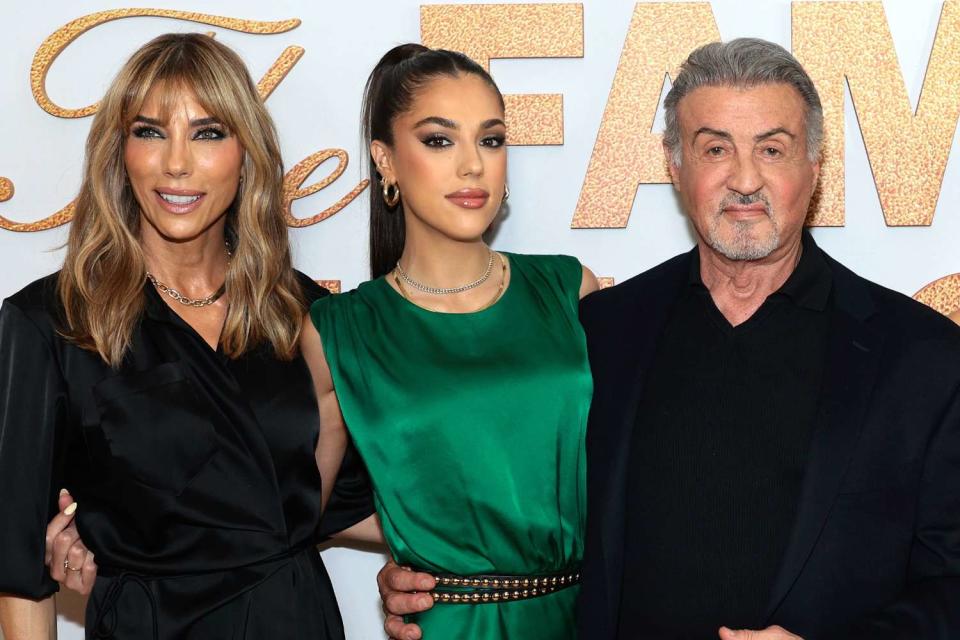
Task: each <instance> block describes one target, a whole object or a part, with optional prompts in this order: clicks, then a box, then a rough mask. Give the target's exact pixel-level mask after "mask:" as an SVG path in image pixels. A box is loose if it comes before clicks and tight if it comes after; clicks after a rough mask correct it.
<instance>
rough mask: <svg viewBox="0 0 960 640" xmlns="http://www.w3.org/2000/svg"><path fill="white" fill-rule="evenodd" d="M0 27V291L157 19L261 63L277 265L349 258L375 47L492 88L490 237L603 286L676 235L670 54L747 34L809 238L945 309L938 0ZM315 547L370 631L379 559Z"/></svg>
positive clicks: (158, 8)
mask: <svg viewBox="0 0 960 640" xmlns="http://www.w3.org/2000/svg"><path fill="white" fill-rule="evenodd" d="M0 31H2V37H3V55H2V56H0V105H2V110H0V142H2V143H0V176H2V177H0V297H5V296H7V295H10V294H12V293H13V292H15V291H17V290H18V289H19V288H20V287H22V286H23V285H25V284H27V283H28V282H30V281H31V280H34V279H35V278H37V277H39V276H41V275H44V274H47V273H50V272H52V271H54V270H55V269H57V268H58V266H59V264H60V262H61V260H62V256H63V253H62V249H61V245H62V243H63V241H64V239H65V238H66V230H67V228H68V225H69V224H70V218H71V212H72V204H71V203H72V201H73V199H74V197H75V196H76V192H77V188H78V185H79V180H80V175H81V163H82V160H83V143H84V138H85V136H86V134H87V130H88V128H89V125H90V116H91V115H92V114H93V113H95V111H96V109H97V100H98V99H99V97H100V96H101V94H102V93H103V91H104V89H105V88H106V86H107V84H108V83H109V81H110V79H111V78H112V76H113V74H114V73H115V72H116V71H117V69H118V68H119V67H120V65H121V64H122V62H123V61H124V60H125V59H126V57H127V56H128V55H129V54H130V53H132V52H133V51H134V50H135V49H136V48H137V47H138V46H139V45H141V44H143V43H144V42H146V41H147V40H149V39H150V38H152V37H154V36H156V35H158V34H160V33H164V32H168V31H198V32H205V33H209V34H210V35H211V36H213V37H216V38H217V39H219V40H221V41H222V42H224V43H226V44H228V45H230V46H231V47H233V48H234V49H236V50H237V51H238V52H239V53H240V55H241V56H242V57H243V58H244V60H245V61H246V62H247V64H248V66H249V68H250V70H251V72H252V74H253V76H254V78H255V79H260V78H262V80H261V81H260V89H261V92H262V94H263V95H264V96H266V97H267V105H268V106H269V108H270V111H271V113H272V114H273V117H274V118H275V120H276V123H277V126H278V129H279V131H280V136H281V142H282V144H283V155H284V160H285V164H286V167H287V174H286V179H285V181H286V184H285V187H286V207H287V209H286V215H287V220H288V223H289V226H290V237H291V239H292V242H293V246H294V251H295V261H296V265H297V267H299V268H300V269H302V270H303V271H305V272H306V273H308V274H310V275H312V276H313V277H315V278H317V279H320V280H326V281H329V285H330V286H332V287H342V288H343V289H344V290H346V289H349V288H352V287H354V286H356V285H357V284H358V283H359V282H361V281H363V280H364V279H365V278H366V276H367V272H366V258H367V255H366V234H367V221H366V202H367V201H366V199H367V197H368V195H369V189H368V182H367V178H368V176H365V175H363V172H362V170H361V168H362V166H363V160H364V158H365V153H366V152H365V150H363V149H362V148H361V144H360V139H359V138H360V135H359V128H360V124H359V111H360V99H361V93H362V90H363V84H364V81H365V80H366V77H367V74H368V73H369V71H370V69H371V68H372V67H373V65H374V64H375V63H376V61H377V60H378V59H379V57H380V56H381V55H382V54H383V53H384V52H385V51H386V50H387V49H389V48H390V47H392V46H393V45H395V44H398V43H401V42H409V41H419V42H423V43H424V44H426V45H429V46H431V47H444V48H448V49H457V50H461V51H464V52H466V53H468V54H469V55H470V56H472V57H473V58H474V59H476V60H477V61H478V62H480V63H482V64H484V65H488V68H489V69H490V70H491V71H492V73H493V76H494V77H495V78H496V80H497V82H498V83H499V85H500V87H501V89H502V90H503V92H504V94H506V98H507V107H508V108H507V121H508V127H509V139H510V143H511V145H512V147H511V149H510V151H509V158H510V159H509V163H510V167H509V183H510V191H511V196H510V202H509V207H507V208H506V211H505V213H504V216H503V219H502V220H501V221H500V222H499V224H498V225H497V228H496V230H495V232H494V233H493V234H492V235H493V244H494V246H495V247H497V248H499V249H504V250H510V251H520V252H529V253H569V254H573V255H576V256H578V257H579V258H580V259H581V260H582V261H583V262H584V263H585V264H587V265H589V266H590V267H591V268H593V270H594V271H595V272H596V273H597V274H598V275H600V276H602V277H603V278H606V282H605V284H611V283H613V282H616V281H621V280H623V279H626V278H628V277H629V276H631V275H633V274H635V273H637V272H639V271H642V270H644V269H647V268H648V267H651V266H653V265H655V264H657V263H659V262H661V261H662V260H664V259H666V258H668V257H670V256H672V255H674V254H676V253H679V252H681V251H685V250H686V249H688V248H689V247H690V246H691V244H692V242H693V239H692V234H691V231H690V227H689V225H688V224H687V222H686V220H685V219H684V217H683V215H682V213H681V212H680V210H679V207H678V204H677V200H676V197H675V196H674V193H673V190H672V188H671V187H670V186H669V184H667V182H668V177H667V173H666V167H665V165H664V161H663V156H662V154H661V151H660V132H661V130H662V126H663V124H662V123H663V115H662V107H661V101H662V98H663V96H664V95H665V93H666V91H667V90H668V89H669V86H670V85H669V83H670V76H671V74H673V73H674V72H675V70H676V68H677V67H678V65H679V63H680V62H681V61H682V60H683V58H684V57H685V56H686V54H687V53H688V52H689V51H690V50H691V49H693V48H694V47H696V46H698V45H700V44H702V43H705V42H709V41H713V40H717V39H721V38H722V39H730V38H735V37H740V36H759V37H762V38H766V39H768V40H773V41H775V42H778V43H780V44H782V45H784V46H785V47H787V48H788V49H790V50H792V51H793V52H794V54H795V55H797V57H798V58H799V59H800V60H801V62H802V63H803V64H804V65H806V67H807V69H808V70H809V72H810V73H811V75H812V76H813V78H814V80H815V81H816V83H817V85H818V87H819V90H820V93H821V97H822V99H823V102H824V109H825V114H826V146H825V157H824V160H823V171H822V174H821V176H822V185H821V191H820V195H819V198H818V201H817V202H816V204H815V206H814V208H813V209H812V210H811V212H810V220H809V221H810V224H811V226H813V227H814V232H813V233H814V235H815V237H816V238H817V241H818V242H819V243H820V244H821V246H823V247H824V248H825V249H826V250H827V251H828V252H830V253H831V254H833V255H834V256H835V257H836V258H838V259H840V260H841V261H843V262H845V263H846V264H847V265H849V266H850V267H852V268H853V269H854V270H856V271H858V272H859V273H861V274H862V275H864V276H866V277H868V278H871V279H873V280H876V281H877V282H880V283H882V284H884V285H886V286H889V287H891V288H893V289H897V290H899V291H901V292H903V293H905V294H908V295H916V296H917V297H918V298H920V299H922V300H923V301H924V302H926V303H928V304H930V305H932V306H934V307H935V308H937V309H938V310H940V311H942V312H945V313H949V312H951V311H953V310H955V309H957V308H958V307H960V275H954V274H955V273H956V272H960V251H958V250H957V248H956V246H957V243H958V239H960V215H958V212H957V206H958V195H960V154H958V153H957V152H956V145H955V143H954V131H955V129H956V125H957V119H958V114H960V0H948V1H946V2H943V1H941V0H888V1H886V2H877V1H846V2H816V1H804V2H799V1H797V2H790V1H788V0H715V1H714V2H639V3H636V4H634V3H633V2H628V1H626V0H618V1H612V0H587V1H585V2H580V3H552V4H542V3H507V4H467V3H462V2H437V3H435V4H420V3H418V2H415V1H414V0H389V1H387V0H350V1H344V2H339V1H336V0H329V1H324V2H309V1H307V0H276V1H274V2H270V3H267V2H262V1H256V0H180V1H179V2H169V1H166V0H163V1H161V0H152V2H145V3H141V4H140V6H139V7H136V8H134V7H131V6H128V5H127V4H123V3H120V2H106V1H94V0H80V1H76V0H75V1H73V2H23V1H21V0H3V2H2V3H0ZM81 508H82V507H81ZM7 526H9V525H7ZM8 551H9V550H6V551H0V552H8ZM323 555H324V559H325V560H326V562H327V564H328V566H329V568H330V572H331V574H332V576H333V580H334V583H335V586H336V589H337V593H338V596H339V599H340V603H341V608H342V610H343V614H344V618H345V623H346V626H347V634H348V637H349V638H356V639H359V638H363V639H368V638H370V639H376V638H382V632H381V630H380V626H381V614H380V610H379V602H378V600H377V595H376V586H375V574H376V570H377V569H378V568H379V566H380V565H381V564H382V562H383V557H382V556H381V555H379V554H376V553H370V552H363V551H358V550H351V549H340V548H331V549H328V550H325V551H324V552H323ZM59 605H60V631H61V637H63V638H68V639H77V638H81V637H82V617H83V613H82V612H83V602H82V600H81V599H79V598H76V597H72V596H59Z"/></svg>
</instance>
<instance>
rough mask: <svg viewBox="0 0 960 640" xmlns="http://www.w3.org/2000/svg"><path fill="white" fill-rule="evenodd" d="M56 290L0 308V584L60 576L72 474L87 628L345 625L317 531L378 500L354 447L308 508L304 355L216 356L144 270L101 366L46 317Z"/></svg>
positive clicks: (19, 590) (320, 629)
mask: <svg viewBox="0 0 960 640" xmlns="http://www.w3.org/2000/svg"><path fill="white" fill-rule="evenodd" d="M301 280H302V283H303V286H304V289H305V291H306V293H307V298H308V301H312V300H314V299H316V298H318V297H320V296H322V295H325V294H326V291H325V290H323V289H321V288H319V287H318V286H317V285H315V284H314V283H313V282H312V281H310V280H309V279H308V278H307V277H306V276H302V274H301ZM55 288H56V274H54V275H52V276H48V277H47V278H44V279H41V280H38V281H36V282H34V283H33V284H31V285H29V286H27V287H26V288H25V289H23V290H22V291H20V292H19V293H17V294H15V295H14V296H12V297H10V298H9V299H7V300H6V301H5V302H4V303H3V306H2V308H0V593H11V594H15V595H20V596H26V597H31V598H42V597H45V596H48V595H50V594H51V593H53V592H54V591H56V589H57V585H56V583H55V582H53V581H52V580H51V579H50V578H49V576H48V571H47V568H46V567H45V566H44V563H43V556H44V532H45V528H46V525H47V522H48V521H49V520H50V518H51V517H52V516H53V515H54V514H55V513H56V512H57V505H56V502H57V495H58V491H59V489H60V487H67V488H68V489H69V490H70V491H71V492H72V493H73V495H74V497H75V498H76V500H77V502H78V503H79V505H80V506H79V509H78V512H77V520H76V521H77V527H78V529H79V532H80V535H81V537H82V538H83V540H84V542H85V543H86V544H87V546H88V547H89V548H90V549H91V550H92V551H93V552H94V554H95V555H96V561H97V564H98V566H99V575H98V578H97V581H96V584H95V585H94V589H93V593H92V594H91V597H90V599H89V603H88V605H87V614H86V615H87V618H86V625H87V637H88V638H105V637H114V638H137V639H150V638H205V639H206V638H271V640H279V639H281V638H319V639H340V638H343V625H342V622H341V619H340V614H339V611H338V609H337V604H336V600H335V599H334V595H333V590H332V587H331V585H330V581H329V578H328V576H327V574H326V571H325V570H324V568H323V564H322V562H321V560H320V557H319V554H318V553H317V551H316V549H315V546H314V545H315V543H316V541H317V540H318V539H319V538H321V537H323V536H324V535H326V534H328V533H330V532H334V531H337V530H340V529H343V528H346V527H348V526H350V525H351V524H354V523H356V522H358V521H359V520H362V519H363V518H364V517H366V516H367V515H369V514H370V513H372V512H373V505H372V500H371V495H370V489H369V484H368V480H367V476H366V471H365V470H364V468H363V466H362V464H361V463H360V462H359V460H358V459H357V457H356V456H355V454H354V453H353V451H352V449H351V450H350V451H348V455H347V459H346V460H345V461H344V466H343V468H342V469H341V472H340V476H339V478H338V480H337V483H336V485H335V487H334V490H333V495H332V497H331V500H330V503H329V505H328V509H327V512H326V514H325V515H324V517H323V521H322V522H321V519H320V476H319V473H318V471H317V467H316V461H315V451H314V449H315V445H316V442H317V437H318V426H319V417H318V412H317V404H316V397H315V393H314V390H313V385H312V382H311V379H310V375H309V371H308V370H307V366H306V363H305V362H304V361H303V359H302V358H300V357H298V358H296V359H294V360H293V361H289V362H284V361H281V360H278V359H277V358H275V357H274V356H273V354H272V351H271V350H270V348H269V347H262V348H258V349H255V350H253V351H251V352H249V353H248V354H246V355H245V356H243V357H241V358H238V359H229V358H227V357H226V356H225V355H224V354H223V353H222V352H220V351H214V350H213V349H211V348H210V347H209V345H208V344H207V343H206V342H204V340H203V339H202V338H201V337H200V336H199V334H197V333H196V332H195V331H194V330H193V329H192V328H191V327H190V326H189V325H188V324H187V323H185V322H184V321H183V320H182V319H181V318H180V317H179V316H177V315H176V314H175V313H174V312H173V311H172V310H171V309H170V308H169V307H168V306H167V305H166V303H165V302H164V301H163V300H161V299H160V297H159V294H158V293H157V292H156V291H155V290H154V289H153V287H152V286H149V285H145V286H144V295H145V296H146V306H145V312H144V315H143V318H142V320H141V321H140V323H139V325H138V327H137V328H136V330H135V332H134V335H133V342H132V346H131V348H130V350H129V353H128V356H127V358H126V359H125V361H124V363H123V365H122V366H121V367H120V368H119V369H118V370H113V369H111V368H110V367H108V366H107V365H106V364H104V362H103V361H102V360H101V359H100V357H99V356H98V355H97V354H96V353H93V352H90V351H86V350H82V349H80V348H78V347H76V346H73V345H71V344H69V343H68V342H67V341H66V340H64V339H63V338H62V337H61V336H60V335H59V334H58V333H57V329H56V327H57V326H58V322H57V320H56V319H57V317H58V315H59V309H60V307H59V304H58V302H57V297H56V294H55Z"/></svg>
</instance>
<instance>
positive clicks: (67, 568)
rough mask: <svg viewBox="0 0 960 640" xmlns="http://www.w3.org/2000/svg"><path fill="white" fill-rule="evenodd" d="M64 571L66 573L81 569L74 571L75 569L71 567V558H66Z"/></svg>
mask: <svg viewBox="0 0 960 640" xmlns="http://www.w3.org/2000/svg"><path fill="white" fill-rule="evenodd" d="M63 570H64V571H80V569H74V568H73V567H71V566H70V558H64V560H63Z"/></svg>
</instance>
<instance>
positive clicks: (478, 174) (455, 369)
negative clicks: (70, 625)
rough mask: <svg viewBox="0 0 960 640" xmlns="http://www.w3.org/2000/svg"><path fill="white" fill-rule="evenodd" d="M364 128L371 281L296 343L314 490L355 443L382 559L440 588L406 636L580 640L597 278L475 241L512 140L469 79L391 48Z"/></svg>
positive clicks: (420, 52) (480, 81) (406, 48)
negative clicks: (313, 455)
mask: <svg viewBox="0 0 960 640" xmlns="http://www.w3.org/2000/svg"><path fill="white" fill-rule="evenodd" d="M363 121H364V131H365V137H366V142H367V144H368V147H369V150H370V175H371V176H374V177H375V178H376V179H377V182H376V183H375V187H374V188H373V189H372V193H371V196H370V209H371V217H370V225H371V228H370V261H371V271H372V276H373V278H374V279H373V280H371V281H369V282H366V283H364V284H362V285H360V286H359V287H358V288H357V289H356V290H354V291H351V292H349V293H346V294H343V295H339V296H330V297H327V298H324V299H322V300H320V301H318V303H316V304H314V305H313V306H312V307H311V309H310V317H311V319H312V323H310V322H305V323H304V330H303V335H302V337H301V347H302V353H303V356H304V358H305V360H306V361H307V364H308V366H309V368H310V370H311V374H312V376H313V379H314V384H315V386H316V392H317V397H318V402H319V406H320V414H321V429H320V442H319V443H318V446H317V451H318V452H319V453H318V464H319V465H320V468H321V472H322V475H323V477H325V478H326V477H332V476H333V475H335V474H336V471H337V468H338V467H339V465H340V460H341V458H342V452H343V451H344V449H345V447H346V445H347V442H348V439H349V438H350V437H352V439H353V441H354V443H355V444H356V446H357V448H358V450H359V452H360V454H361V456H362V457H363V459H364V461H365V462H366V465H367V467H368V470H369V472H370V477H371V479H372V481H373V485H374V497H375V503H376V507H377V511H378V514H379V516H380V522H381V523H382V527H383V533H384V536H385V539H386V541H387V544H388V546H389V548H390V552H391V554H392V556H393V558H394V559H395V561H396V562H397V563H399V564H402V565H408V566H410V567H412V568H414V569H417V570H419V571H422V572H426V573H429V574H431V575H432V576H434V578H426V580H427V583H426V585H425V587H424V588H426V589H428V590H429V591H430V596H431V597H432V599H433V600H434V601H435V604H434V606H433V607H432V608H431V609H430V610H429V611H426V612H423V613H420V614H417V615H415V616H410V618H409V620H408V621H409V622H411V623H416V625H419V628H417V627H415V626H413V624H410V625H406V626H405V627H404V628H402V629H400V630H399V631H398V632H397V633H399V634H400V635H403V636H404V637H419V636H420V634H421V631H422V637H424V638H426V639H427V640H436V639H440V638H443V639H446V638H471V639H474V640H500V639H507V638H538V639H539V640H562V639H568V638H574V637H575V625H574V619H573V614H574V601H575V599H576V595H577V590H578V588H577V582H578V581H579V563H580V559H581V555H582V550H583V535H584V525H585V517H586V513H585V507H586V493H585V472H586V469H585V451H584V438H585V430H586V423H587V413H588V409H589V405H590V397H591V394H592V381H591V377H590V370H589V365H588V362H587V353H586V344H585V339H584V335H583V331H582V329H581V327H580V324H579V321H578V319H577V308H578V303H579V299H580V298H581V297H582V296H584V295H586V294H587V293H590V292H592V291H594V290H595V289H596V288H597V281H596V278H595V277H594V276H593V274H592V273H590V271H589V270H588V269H586V268H584V267H582V266H581V265H580V263H579V262H578V261H577V260H576V259H575V258H572V257H569V256H531V255H520V254H512V253H505V252H496V251H493V250H492V249H490V247H488V246H487V245H486V243H485V242H484V240H483V234H484V232H485V231H486V230H487V229H488V227H489V226H490V224H491V223H492V222H493V220H494V219H495V218H496V216H497V213H498V212H499V210H500V207H501V205H502V203H503V202H504V201H505V200H506V198H507V195H508V192H507V187H506V169H507V153H506V146H505V141H506V135H507V132H506V125H505V123H504V104H503V97H502V95H501V94H500V91H499V90H498V89H497V86H496V85H495V84H494V82H493V80H492V79H491V78H490V76H489V74H488V73H487V72H486V71H485V70H484V69H483V68H482V67H480V66H479V65H477V64H476V63H475V62H473V61H472V60H470V59H469V58H467V57H466V56H464V55H462V54H459V53H454V52H450V51H443V50H430V49H427V48H425V47H423V46H421V45H416V44H407V45H401V46H399V47H396V48H394V49H392V50H391V51H389V52H388V53H387V54H386V55H385V56H384V57H383V58H382V59H381V60H380V62H379V63H378V64H377V66H376V67H375V69H374V70H373V72H372V74H371V76H370V79H369V80H368V83H367V90H366V96H365V101H364V111H363ZM52 526H53V525H52ZM58 526H59V525H58ZM57 531H58V529H57V528H54V530H53V533H57ZM74 540H76V538H75V537H73V538H71V539H70V540H69V541H68V544H66V545H64V547H65V548H66V547H69V548H72V549H74V550H77V549H82V543H81V542H74ZM71 545H72V547H71ZM65 553H67V551H66V550H65V549H61V550H60V551H57V550H56V549H54V554H53V557H54V564H56V562H60V561H62V556H63V555H64V554H65ZM390 631H391V633H393V632H394V630H392V629H391V630H390ZM411 633H412V634H413V636H408V634H411Z"/></svg>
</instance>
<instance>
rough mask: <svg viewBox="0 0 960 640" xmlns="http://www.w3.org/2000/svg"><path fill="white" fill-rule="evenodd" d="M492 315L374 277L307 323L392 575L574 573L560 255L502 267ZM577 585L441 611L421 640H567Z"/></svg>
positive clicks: (565, 282)
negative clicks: (439, 305)
mask: <svg viewBox="0 0 960 640" xmlns="http://www.w3.org/2000/svg"><path fill="white" fill-rule="evenodd" d="M505 255H506V256H507V258H508V259H509V264H510V283H509V286H508V287H507V290H506V291H505V292H504V294H503V296H501V298H500V300H498V301H497V302H496V303H495V304H494V305H493V306H491V307H489V308H487V309H485V310H482V311H478V312H475V313H462V314H455V313H438V312H433V311H428V310H426V309H423V308H421V307H419V306H416V305H414V304H413V303H411V302H409V301H408V300H406V299H405V298H403V297H402V296H401V295H400V294H399V293H397V292H396V291H395V290H394V289H393V288H391V287H390V285H389V284H387V282H386V280H385V279H384V278H379V279H377V280H373V281H370V282H366V283H364V284H362V285H360V286H359V287H358V288H357V289H355V290H354V291H351V292H350V293H346V294H342V295H336V296H329V297H327V298H324V299H321V300H318V301H317V302H316V303H315V304H314V305H313V307H312V308H311V310H310V314H311V317H312V318H313V322H314V324H315V325H316V327H317V330H318V331H319V332H320V335H321V338H322V341H323V347H324V352H325V354H326V358H327V362H328V363H329V366H330V371H331V373H332V374H333V381H334V387H335V389H336V393H337V398H338V399H339V401H340V408H341V410H342V412H343V417H344V419H345V421H346V424H347V428H348V429H349V431H350V433H351V435H352V437H353V440H354V442H355V443H356V446H357V448H358V450H359V451H360V454H361V456H362V457H363V459H364V461H365V462H366V464H367V468H368V469H369V471H370V476H371V478H372V480H373V485H374V495H375V501H376V507H377V511H378V513H379V514H380V518H381V522H382V523H383V529H384V534H385V536H386V539H387V543H388V544H389V546H390V550H391V552H392V553H393V556H394V558H395V559H396V561H397V562H399V563H400V564H404V565H411V566H414V567H418V568H422V569H425V570H427V571H431V572H434V573H448V574H455V575H477V574H512V575H542V574H550V573H558V572H561V571H565V570H569V569H570V568H578V567H579V563H580V559H581V557H582V552H583V535H584V526H585V516H586V484H585V481H586V455H585V447H584V437H585V433H586V425H587V412H588V410H589V407H590V397H591V393H592V390H593V383H592V379H591V377H590V369H589V364H588V362H587V352H586V341H585V338H584V334H583V330H582V328H581V327H580V323H579V321H578V319H577V308H578V293H579V289H580V281H581V278H582V271H581V267H580V263H579V262H578V261H577V260H576V259H575V258H571V257H569V256H526V255H516V254H505ZM577 590H578V587H570V588H567V589H564V590H562V591H558V592H555V593H552V594H550V595H546V596H542V597H538V598H532V599H529V600H521V601H516V602H508V603H481V604H436V605H434V607H433V609H431V610H430V611H427V612H425V613H422V614H419V615H417V616H411V617H410V620H411V621H413V622H416V623H417V624H419V625H420V626H421V628H422V629H423V634H424V636H423V637H424V638H425V640H439V639H446V638H451V639H453V638H456V639H462V638H471V639H475V640H494V639H501V638H502V639H508V638H509V639H514V640H515V639H524V638H536V639H538V640H560V639H566V638H574V637H575V636H576V632H575V623H574V601H575V599H576V596H577Z"/></svg>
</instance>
